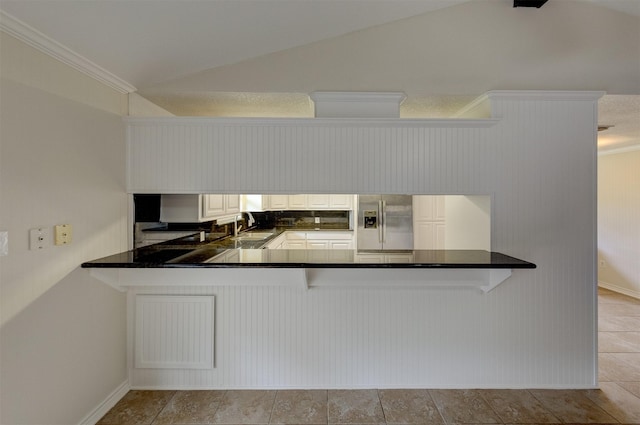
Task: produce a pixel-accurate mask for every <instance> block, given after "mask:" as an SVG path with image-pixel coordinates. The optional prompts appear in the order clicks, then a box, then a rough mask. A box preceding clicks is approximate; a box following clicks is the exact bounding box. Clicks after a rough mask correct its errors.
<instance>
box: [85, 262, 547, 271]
mask: <svg viewBox="0 0 640 425" xmlns="http://www.w3.org/2000/svg"><path fill="white" fill-rule="evenodd" d="M81 267H82V268H104V269H233V268H235V269H249V268H275V269H373V268H377V269H380V268H382V269H487V270H490V269H535V268H537V266H536V265H535V264H533V263H524V264H523V263H517V264H473V263H460V264H420V263H418V264H411V263H193V264H160V263H157V264H154V263H144V264H140V263H136V264H131V263H92V262H87V263H82V265H81Z"/></svg>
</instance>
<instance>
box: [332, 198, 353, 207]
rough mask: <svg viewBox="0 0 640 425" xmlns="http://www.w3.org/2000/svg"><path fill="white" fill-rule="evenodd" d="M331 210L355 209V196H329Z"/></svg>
mask: <svg viewBox="0 0 640 425" xmlns="http://www.w3.org/2000/svg"><path fill="white" fill-rule="evenodd" d="M329 208H331V209H332V210H351V209H353V195H329Z"/></svg>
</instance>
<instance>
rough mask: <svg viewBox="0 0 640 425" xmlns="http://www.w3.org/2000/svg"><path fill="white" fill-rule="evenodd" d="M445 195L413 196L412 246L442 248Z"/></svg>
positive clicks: (443, 243)
mask: <svg viewBox="0 0 640 425" xmlns="http://www.w3.org/2000/svg"><path fill="white" fill-rule="evenodd" d="M445 229H446V221H445V196H431V195H415V196H414V197H413V248H414V249H444V247H445V239H444V238H445Z"/></svg>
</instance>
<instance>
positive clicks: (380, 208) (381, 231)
mask: <svg viewBox="0 0 640 425" xmlns="http://www.w3.org/2000/svg"><path fill="white" fill-rule="evenodd" d="M383 211H384V210H383V203H382V201H378V220H379V223H378V242H380V243H382V242H384V216H383V215H382V214H383Z"/></svg>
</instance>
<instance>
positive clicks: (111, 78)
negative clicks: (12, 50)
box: [0, 10, 137, 94]
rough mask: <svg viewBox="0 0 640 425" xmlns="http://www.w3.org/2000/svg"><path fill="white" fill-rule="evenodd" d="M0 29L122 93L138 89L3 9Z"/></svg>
mask: <svg viewBox="0 0 640 425" xmlns="http://www.w3.org/2000/svg"><path fill="white" fill-rule="evenodd" d="M0 30H1V31H4V32H6V33H7V34H9V35H11V36H13V37H15V38H17V39H18V40H20V41H22V42H24V43H26V44H28V45H29V46H31V47H33V48H35V49H37V50H39V51H41V52H43V53H45V54H47V55H49V56H51V57H53V58H55V59H57V60H59V61H60V62H62V63H64V64H66V65H69V66H70V67H72V68H73V69H75V70H77V71H80V72H82V73H83V74H86V75H88V76H89V77H91V78H93V79H95V80H98V81H100V82H101V83H103V84H105V85H107V86H109V87H111V88H112V89H114V90H116V91H118V92H120V93H123V94H126V93H132V92H135V91H136V90H137V89H136V88H135V87H134V86H132V85H131V84H129V83H127V82H126V81H124V80H123V79H121V78H119V77H117V76H115V75H113V74H112V73H110V72H109V71H107V70H106V69H104V68H102V67H100V66H98V65H96V64H95V63H93V62H91V61H90V60H89V59H87V58H85V57H83V56H82V55H79V54H78V53H76V52H74V51H73V50H71V49H69V48H68V47H65V46H63V45H62V44H60V43H58V42H57V41H55V40H53V39H52V38H50V37H48V36H46V35H44V34H43V33H41V32H40V31H38V30H36V29H35V28H33V27H31V26H29V25H27V24H25V23H24V22H22V21H21V20H19V19H17V18H15V17H13V16H11V15H9V14H8V13H6V12H4V11H2V10H0Z"/></svg>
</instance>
